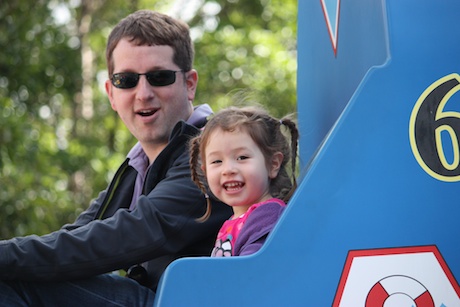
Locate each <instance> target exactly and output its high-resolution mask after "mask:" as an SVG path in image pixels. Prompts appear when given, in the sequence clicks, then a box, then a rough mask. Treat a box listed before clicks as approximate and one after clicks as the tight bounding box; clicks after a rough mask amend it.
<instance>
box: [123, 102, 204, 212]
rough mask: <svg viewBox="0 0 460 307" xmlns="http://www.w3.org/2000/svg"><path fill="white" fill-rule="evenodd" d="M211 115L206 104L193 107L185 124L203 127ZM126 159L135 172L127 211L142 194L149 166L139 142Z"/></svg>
mask: <svg viewBox="0 0 460 307" xmlns="http://www.w3.org/2000/svg"><path fill="white" fill-rule="evenodd" d="M211 114H212V110H211V107H210V106H209V105H208V104H202V105H199V106H197V107H195V109H194V110H193V113H192V115H190V117H189V119H188V120H187V123H188V124H191V125H194V126H198V127H200V126H203V125H204V123H205V122H206V118H207V117H208V116H209V115H211ZM127 158H128V159H129V162H128V165H130V166H132V167H133V168H134V169H135V170H136V171H137V177H136V182H135V184H134V193H133V199H132V200H131V205H130V206H129V209H130V210H133V209H134V208H135V207H136V203H137V199H138V198H139V196H140V195H141V194H142V187H143V186H144V180H145V175H146V174H147V170H148V169H149V166H150V165H149V158H148V157H147V155H146V154H145V152H144V149H143V148H142V146H141V144H140V143H139V142H138V143H137V144H136V145H134V147H133V148H132V149H131V150H130V151H129V153H128V155H127Z"/></svg>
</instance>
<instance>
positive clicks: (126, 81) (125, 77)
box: [112, 73, 139, 88]
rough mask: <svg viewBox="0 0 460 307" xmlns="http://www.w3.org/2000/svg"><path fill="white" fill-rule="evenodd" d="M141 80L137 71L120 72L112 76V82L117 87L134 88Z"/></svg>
mask: <svg viewBox="0 0 460 307" xmlns="http://www.w3.org/2000/svg"><path fill="white" fill-rule="evenodd" d="M138 81H139V75H138V74H135V73H119V74H114V75H113V77H112V84H113V86H115V87H117V88H133V87H135V86H136V85H137V82H138Z"/></svg>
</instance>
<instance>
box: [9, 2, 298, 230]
mask: <svg viewBox="0 0 460 307" xmlns="http://www.w3.org/2000/svg"><path fill="white" fill-rule="evenodd" d="M139 9H152V10H157V11H160V12H163V13H167V14H170V15H172V16H174V17H177V18H180V19H182V20H184V21H186V22H187V23H188V24H189V25H190V27H191V33H192V37H193V40H194V43H195V51H196V57H195V68H196V69H197V70H198V74H199V79H200V80H199V84H198V90H197V98H196V100H195V104H200V103H208V104H210V105H211V106H212V107H213V109H214V110H218V109H220V108H222V107H225V106H227V105H228V104H229V101H230V100H229V99H230V95H229V93H232V92H235V91H239V90H245V89H251V90H254V91H255V92H256V93H257V94H256V95H257V99H258V100H259V101H260V102H261V103H262V104H263V105H265V106H266V107H267V108H268V109H269V110H270V111H271V112H272V114H273V115H275V116H283V115H285V114H287V113H294V112H295V111H296V72H297V55H296V47H297V46H296V31H297V28H296V27H297V1H296V0H271V1H270V0H218V1H206V0H175V1H171V0H158V1H154V0H152V1H141V0H138V1H119V0H36V1H33V2H31V1H28V0H17V1H1V2H0V239H8V238H11V237H13V236H23V235H27V234H38V235H41V234H45V233H48V232H50V231H53V230H56V229H58V228H60V226H62V225H63V224H65V223H69V222H72V221H73V220H74V219H75V217H76V216H77V215H78V214H79V213H80V212H81V211H83V210H84V209H85V208H86V207H87V206H88V204H89V202H90V200H91V199H92V198H95V197H96V196H97V193H98V192H99V191H102V190H103V189H105V188H106V186H107V183H108V182H109V180H110V179H111V178H112V176H113V175H114V172H115V171H116V169H117V167H118V165H119V164H120V163H121V162H122V161H123V160H124V158H125V156H126V154H127V152H128V151H129V149H130V148H131V146H132V145H133V144H134V143H135V141H136V140H135V139H134V138H133V137H132V136H131V135H130V133H129V132H128V130H127V129H126V128H125V127H124V125H123V123H122V122H121V120H119V118H118V116H117V115H116V113H115V112H113V110H112V109H111V108H110V105H109V102H108V99H107V97H106V94H105V91H104V89H103V83H104V81H105V80H106V79H107V71H106V65H105V58H104V52H105V43H106V39H107V36H108V34H109V32H110V30H111V29H112V27H113V26H114V25H115V24H116V23H117V22H118V21H119V20H120V19H121V18H123V17H125V16H126V15H128V14H129V13H131V12H134V11H136V10H139Z"/></svg>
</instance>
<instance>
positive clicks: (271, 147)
mask: <svg viewBox="0 0 460 307" xmlns="http://www.w3.org/2000/svg"><path fill="white" fill-rule="evenodd" d="M282 126H285V127H286V128H288V130H289V131H290V135H291V141H290V142H288V140H287V137H286V136H285V134H284V133H283V129H282ZM217 128H219V129H222V130H223V131H228V132H232V131H235V130H237V129H239V130H241V131H244V132H247V133H248V134H249V135H250V137H251V138H252V139H253V140H254V142H255V143H256V144H257V145H258V146H259V148H260V150H261V151H262V153H263V155H264V157H265V161H266V162H267V163H268V162H269V161H271V157H272V156H273V155H274V154H275V153H276V152H281V153H282V154H283V156H284V158H283V162H282V164H281V167H280V170H279V172H278V176H277V177H276V178H273V179H272V180H271V182H270V194H271V195H272V196H273V197H276V198H280V199H282V200H283V201H285V202H287V201H288V200H289V198H290V197H291V196H292V194H293V192H294V190H295V189H296V187H297V182H296V177H295V170H296V160H297V146H298V139H299V132H298V130H297V125H296V124H295V122H294V121H293V120H292V119H291V118H290V117H289V116H286V117H283V118H282V119H276V118H274V117H272V116H270V115H269V114H268V112H267V111H265V110H264V109H263V108H261V107H254V106H251V107H241V108H237V107H229V108H226V109H223V110H222V111H220V112H218V113H216V114H215V115H214V116H213V117H212V118H211V119H210V121H209V122H208V123H207V124H206V126H205V128H204V130H203V132H202V134H201V135H198V136H196V137H195V138H193V139H192V140H191V141H190V169H191V173H192V180H193V181H194V182H195V184H196V185H197V186H198V187H199V188H200V190H201V191H202V192H203V193H204V194H205V195H206V197H207V198H208V199H207V201H208V205H207V210H206V212H205V214H204V215H203V216H202V217H201V218H199V219H198V220H199V221H205V220H206V219H207V218H208V217H209V216H210V214H211V202H210V200H209V196H208V193H209V192H208V191H207V188H206V186H207V184H206V178H205V174H204V173H203V172H202V170H201V164H203V165H205V164H206V161H205V149H206V145H207V143H208V142H209V137H210V135H211V134H212V132H213V131H215V130H216V129H217ZM288 162H290V164H291V165H290V168H289V169H288V167H287V164H288ZM267 167H268V165H267ZM289 173H290V174H291V175H289Z"/></svg>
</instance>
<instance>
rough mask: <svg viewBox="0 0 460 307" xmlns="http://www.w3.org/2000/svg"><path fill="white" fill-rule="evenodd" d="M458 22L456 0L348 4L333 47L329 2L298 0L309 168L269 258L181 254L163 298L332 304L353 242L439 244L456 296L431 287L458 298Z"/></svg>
mask: <svg viewBox="0 0 460 307" xmlns="http://www.w3.org/2000/svg"><path fill="white" fill-rule="evenodd" d="M459 28H460V2H459V1H457V0H444V1H437V0H423V1H422V0H404V1H401V0H387V1H377V0H374V1H371V0H367V1H360V0H349V1H342V2H341V4H340V19H339V31H338V41H337V49H336V54H334V50H333V48H332V44H331V41H330V39H329V35H328V32H327V28H326V26H325V22H324V14H323V11H322V7H321V1H320V0H318V1H299V80H298V87H299V89H298V104H299V106H298V108H299V116H300V119H299V121H300V128H301V134H302V139H301V149H302V151H301V156H302V159H303V161H304V163H305V162H306V161H310V162H309V163H308V171H307V172H306V174H305V177H304V178H303V180H302V182H301V185H300V186H299V188H298V190H297V192H296V194H295V195H294V197H293V199H292V200H291V202H290V203H289V205H288V207H287V210H286V212H285V213H284V215H283V216H282V217H281V219H280V221H279V223H278V224H277V226H276V228H275V229H274V231H273V232H272V234H271V235H270V237H269V238H268V241H267V243H266V244H265V245H264V247H263V248H262V250H261V251H260V252H259V253H257V254H255V255H251V256H247V257H233V258H226V259H216V258H213V259H211V258H206V257H203V258H199V259H197V258H193V259H191V258H187V259H181V260H177V261H175V262H173V263H172V264H171V265H170V266H169V267H168V269H167V271H166V272H165V274H164V275H163V278H162V282H161V285H160V287H159V289H158V294H157V298H156V303H155V304H156V305H157V306H234V305H238V306H331V305H333V304H334V303H337V302H338V301H337V297H338V296H339V297H340V295H339V294H340V293H341V292H340V291H338V290H339V289H341V287H342V286H343V281H344V279H343V276H345V277H346V276H347V275H346V274H344V272H345V268H346V265H345V264H346V263H347V257H348V256H349V255H350V254H352V252H353V251H360V250H363V251H374V250H377V251H378V250H380V249H384V250H387V249H392V248H408V249H410V248H411V247H420V246H422V247H424V246H429V247H430V246H434V247H436V249H437V250H438V251H439V253H440V255H441V258H442V259H441V260H442V261H441V262H442V264H441V267H442V269H443V270H444V273H445V274H446V276H447V277H449V276H450V278H449V279H448V280H449V283H450V284H451V286H452V288H453V289H454V290H453V292H452V293H453V302H454V303H453V304H447V303H446V302H447V298H446V297H439V295H438V296H437V295H436V294H435V292H436V291H435V290H436V289H434V288H433V287H432V286H431V287H429V286H427V289H428V291H429V292H430V293H431V294H432V296H433V298H434V301H435V306H441V305H442V304H444V303H445V305H446V306H460V297H459V295H460V287H459V286H458V280H459V278H460V261H459V260H458V259H459V257H460V236H459V233H460V223H459V216H460V202H459V196H460V182H459V178H458V172H460V167H459V165H458V164H459V163H458V159H459V143H460V141H459V135H460V124H459V122H460V94H459V93H458V91H459V90H460V87H459V86H458V84H456V81H458V80H460V76H459V75H458V74H459V73H460V60H459V59H460V39H459V34H458V29H459ZM447 81H449V82H450V83H449V82H447ZM457 83H458V82H457ZM430 93H434V94H432V95H429V94H430ZM436 102H437V103H436ZM417 106H418V107H417ZM422 106H423V107H422ZM414 110H415V111H414ZM417 110H419V112H418V113H417V112H416V111H417ZM411 118H412V121H411ZM416 125H417V127H421V129H419V130H417V131H418V132H417V133H416V134H417V135H416V136H412V146H411V129H412V128H413V127H415V126H416ZM411 127H412V128H411ZM331 128H332V129H331ZM328 132H329V134H328ZM326 134H327V137H326V138H324V137H325V136H326ZM323 141H324V142H323ZM425 141H426V142H425ZM320 143H322V145H321V147H320V148H319V150H318V151H317V153H316V154H315V155H314V156H313V159H311V158H312V155H313V153H314V152H315V151H316V149H317V147H318V145H319V144H320ZM417 152H419V153H421V154H420V155H419V157H417ZM433 165H437V166H436V167H433ZM431 168H433V169H434V168H437V169H436V170H433V169H431ZM348 259H349V258H348ZM416 264H417V263H416V261H414V263H409V265H408V266H409V267H410V266H412V265H416ZM423 265H425V264H423ZM424 267H428V266H424ZM377 269H382V268H381V267H374V268H372V266H371V269H370V270H369V271H368V274H367V275H371V274H374V271H377ZM384 269H385V268H384ZM418 271H423V269H422V270H418ZM388 272H390V271H388ZM425 273H426V272H425ZM388 274H393V273H388ZM350 275H351V274H350ZM367 275H366V276H367ZM383 277H385V276H383ZM409 277H410V276H409ZM378 281H379V280H376V282H378ZM436 282H437V283H438V284H439V283H440V282H441V281H436ZM443 289H447V287H443ZM342 290H343V289H342ZM361 290H363V289H361ZM363 291H364V292H366V291H367V292H366V293H368V292H369V293H370V287H369V288H368V289H364V290H363ZM346 292H347V288H346V289H345V291H344V293H346ZM358 292H359V291H356V293H358ZM446 292H447V290H446ZM427 293H428V292H427ZM335 300H336V301H335ZM357 305H360V306H364V304H362V303H360V304H357ZM334 306H335V305H334Z"/></svg>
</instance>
